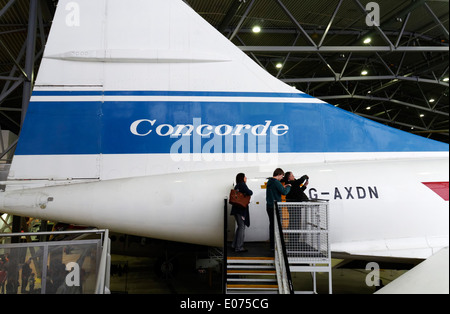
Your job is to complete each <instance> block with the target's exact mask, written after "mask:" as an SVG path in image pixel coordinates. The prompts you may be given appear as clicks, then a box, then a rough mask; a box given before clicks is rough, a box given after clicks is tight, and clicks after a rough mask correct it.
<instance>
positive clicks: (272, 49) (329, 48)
mask: <svg viewBox="0 0 450 314" xmlns="http://www.w3.org/2000/svg"><path fill="white" fill-rule="evenodd" d="M238 48H239V49H241V50H242V51H244V52H281V53H288V52H296V53H313V52H332V53H336V52H362V53H364V52H390V51H392V52H424V51H429V52H447V53H448V52H449V51H450V50H449V47H448V46H447V47H442V46H420V47H417V46H414V47H397V48H395V47H394V48H391V47H389V46H326V47H312V46H294V47H292V46H238Z"/></svg>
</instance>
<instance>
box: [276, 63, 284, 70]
mask: <svg viewBox="0 0 450 314" xmlns="http://www.w3.org/2000/svg"><path fill="white" fill-rule="evenodd" d="M275 66H276V67H277V69H281V68H282V67H283V63H281V62H278V63H277V64H276V65H275Z"/></svg>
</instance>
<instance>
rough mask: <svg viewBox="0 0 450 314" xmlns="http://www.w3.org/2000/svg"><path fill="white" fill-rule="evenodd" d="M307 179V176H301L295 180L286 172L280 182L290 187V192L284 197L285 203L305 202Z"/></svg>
mask: <svg viewBox="0 0 450 314" xmlns="http://www.w3.org/2000/svg"><path fill="white" fill-rule="evenodd" d="M308 180H309V177H308V176H307V175H304V176H302V177H301V178H300V179H295V177H294V174H293V173H292V172H291V171H288V172H286V174H285V175H284V178H283V180H281V182H283V183H285V184H290V185H291V190H290V191H289V193H288V194H287V195H286V201H288V202H307V201H309V198H308V196H306V194H305V190H306V187H307V186H308V183H309V181H308Z"/></svg>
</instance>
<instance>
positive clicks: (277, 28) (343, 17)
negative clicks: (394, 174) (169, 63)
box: [0, 0, 449, 155]
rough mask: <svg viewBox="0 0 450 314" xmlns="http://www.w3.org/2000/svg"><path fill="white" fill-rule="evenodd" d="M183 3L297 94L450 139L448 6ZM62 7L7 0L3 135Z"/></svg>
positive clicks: (421, 2)
mask: <svg viewBox="0 0 450 314" xmlns="http://www.w3.org/2000/svg"><path fill="white" fill-rule="evenodd" d="M183 1H184V2H186V3H187V4H188V5H189V6H191V7H192V8H193V9H194V10H195V11H196V12H198V13H199V14H200V15H201V16H202V17H203V18H204V19H206V20H207V21H208V22H209V23H210V24H211V25H213V26H214V27H215V28H217V29H218V30H219V31H220V32H221V33H222V34H224V35H225V36H226V37H228V38H229V39H230V40H231V41H232V42H233V43H234V44H235V45H237V46H238V47H239V48H241V49H242V50H243V51H244V52H245V53H247V54H248V55H249V56H250V57H251V58H252V59H253V60H255V61H256V62H257V63H258V64H259V65H260V66H261V67H263V68H265V69H266V71H268V72H269V73H271V74H273V75H274V76H276V77H278V78H279V79H281V80H283V81H285V82H286V83H288V84H290V85H293V86H295V87H297V88H298V89H299V90H302V91H304V92H306V93H308V94H311V95H313V96H315V97H318V98H320V99H322V100H324V101H326V102H328V103H330V104H333V105H335V106H339V107H340V108H342V109H345V110H348V111H351V112H353V113H355V114H358V115H361V116H364V117H367V118H369V119H373V120H375V121H377V122H380V123H383V124H387V125H390V126H392V127H395V128H399V129H402V130H404V131H407V132H412V133H415V134H418V135H421V136H424V137H428V138H432V139H436V140H439V141H443V142H447V143H448V142H449V131H448V123H449V121H448V116H449V102H448V92H449V82H448V77H449V68H448V64H449V0H395V1H392V0H378V1H372V4H373V6H368V3H369V1H368V0H183ZM57 2H58V1H57V0H0V128H1V130H10V131H11V132H13V133H15V134H18V133H19V132H20V126H21V119H22V118H21V117H22V112H24V109H23V108H25V109H26V107H27V103H28V99H29V95H30V90H31V87H32V84H33V80H34V77H35V74H36V73H37V71H38V69H39V64H40V58H41V57H42V53H43V47H44V46H45V41H46V38H47V36H48V32H49V30H50V26H51V21H52V18H53V14H54V11H55V7H56V5H57ZM377 8H379V20H378V19H377V14H376V13H377ZM366 10H367V11H366ZM368 15H369V17H372V16H373V17H374V19H370V18H369V19H368V18H367V16H368ZM30 21H31V23H30ZM34 21H35V22H34ZM376 22H379V24H377V23H376ZM378 25H379V26H378ZM255 27H259V32H255ZM32 34H35V36H30V35H32ZM368 38H370V42H367V39H368ZM2 149H3V152H5V151H6V150H7V149H9V150H13V149H14V143H12V144H11V145H10V147H4V145H3V148H2ZM2 154H3V155H4V153H1V152H0V155H2Z"/></svg>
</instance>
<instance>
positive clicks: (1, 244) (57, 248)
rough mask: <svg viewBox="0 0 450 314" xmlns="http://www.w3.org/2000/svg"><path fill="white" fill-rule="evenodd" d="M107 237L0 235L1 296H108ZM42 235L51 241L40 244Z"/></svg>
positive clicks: (83, 233) (91, 233)
mask: <svg viewBox="0 0 450 314" xmlns="http://www.w3.org/2000/svg"><path fill="white" fill-rule="evenodd" d="M108 234H109V232H108V230H80V231H61V232H28V233H10V234H0V293H1V294H94V293H95V294H105V293H109V292H110V291H109V278H110V277H109V276H110V263H111V261H110V240H109V237H108ZM43 236H48V237H50V241H43V242H41V241H40V239H41V238H43Z"/></svg>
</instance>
